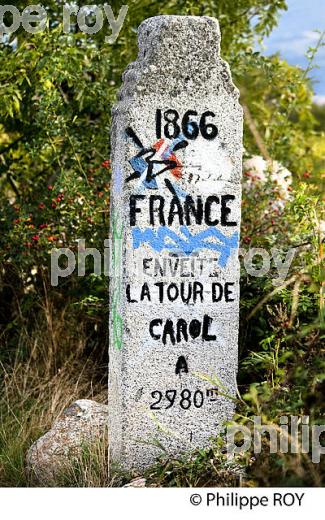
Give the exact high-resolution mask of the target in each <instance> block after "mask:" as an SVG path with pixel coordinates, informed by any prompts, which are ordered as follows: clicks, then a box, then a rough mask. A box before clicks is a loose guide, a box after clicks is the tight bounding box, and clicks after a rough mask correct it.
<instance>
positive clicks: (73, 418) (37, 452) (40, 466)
mask: <svg viewBox="0 0 325 520" xmlns="http://www.w3.org/2000/svg"><path fill="white" fill-rule="evenodd" d="M107 415H108V410H107V405H104V404H100V403H96V402H95V401H91V400H89V399H80V400H78V401H75V402H74V403H72V404H71V405H70V406H69V407H68V408H66V409H65V410H64V412H63V413H62V415H61V416H60V417H59V418H58V419H57V420H56V421H55V422H54V424H53V426H52V428H51V430H50V431H48V432H47V433H45V434H44V435H43V436H42V437H40V438H39V439H38V440H37V441H36V442H34V444H33V445H32V446H31V447H30V449H29V450H28V453H27V456H26V470H27V473H28V475H29V476H30V478H32V479H33V481H36V482H37V483H39V484H40V485H45V486H46V485H55V484H56V483H57V481H58V479H59V478H60V475H61V474H62V472H63V471H64V469H65V468H66V467H67V466H69V465H71V463H72V462H73V460H74V459H76V458H77V457H78V456H80V455H81V453H82V450H83V449H84V448H85V446H88V445H92V444H94V443H96V442H98V441H99V440H100V439H101V438H104V437H105V432H106V431H107Z"/></svg>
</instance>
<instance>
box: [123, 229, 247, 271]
mask: <svg viewBox="0 0 325 520" xmlns="http://www.w3.org/2000/svg"><path fill="white" fill-rule="evenodd" d="M180 232H181V234H182V235H183V236H181V235H178V234H177V233H176V232H175V231H172V230H171V229H170V228H168V227H167V226H160V227H159V228H158V229H150V228H148V229H145V230H143V231H142V230H141V229H140V228H139V227H135V228H133V229H132V235H133V247H134V249H138V248H139V247H140V246H141V245H142V244H145V243H147V244H149V245H150V247H151V248H152V249H153V250H154V251H156V252H157V253H160V252H161V251H162V250H163V249H165V250H166V251H170V252H173V253H176V252H177V253H183V254H185V255H190V254H192V253H194V252H195V251H200V250H202V249H210V250H212V251H218V252H219V253H220V257H219V259H218V264H219V266H220V267H222V268H224V267H226V265H227V262H228V259H229V258H230V256H231V253H232V251H234V250H236V249H237V248H238V242H239V235H238V233H237V232H236V233H233V234H232V235H231V236H230V237H227V236H226V235H224V234H223V233H222V232H221V231H219V230H218V229H216V228H209V229H205V230H204V231H200V232H199V233H197V234H196V235H193V234H192V233H191V232H190V231H189V229H188V228H187V226H181V227H180ZM211 239H214V240H213V241H211Z"/></svg>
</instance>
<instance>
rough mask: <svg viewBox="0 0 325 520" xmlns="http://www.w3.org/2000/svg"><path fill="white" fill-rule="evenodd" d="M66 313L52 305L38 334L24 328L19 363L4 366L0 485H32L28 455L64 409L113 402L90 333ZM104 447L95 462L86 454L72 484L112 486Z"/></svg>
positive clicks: (41, 320) (1, 372)
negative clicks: (83, 401) (27, 469)
mask: <svg viewBox="0 0 325 520" xmlns="http://www.w3.org/2000/svg"><path fill="white" fill-rule="evenodd" d="M66 312H67V311H66V309H65V310H63V311H62V312H61V313H57V314H55V313H54V312H53V311H52V309H51V307H50V306H49V305H46V306H45V307H44V308H43V309H42V310H41V312H40V314H39V317H38V320H37V321H36V324H35V326H34V328H33V332H32V334H30V333H29V332H28V331H27V330H26V329H25V328H24V326H22V327H21V329H20V333H19V335H17V337H18V341H19V344H18V345H17V348H16V349H15V358H14V359H12V360H11V362H10V363H7V364H4V363H3V362H1V361H0V486H14V487H17V486H18V487H19V486H28V485H29V484H30V482H28V479H27V477H26V475H25V470H24V459H25V455H26V451H27V450H28V448H29V446H30V445H31V444H32V443H33V442H34V441H35V440H36V439H37V438H38V437H39V436H40V435H42V434H43V433H44V432H45V431H47V430H49V429H50V427H51V424H52V423H53V421H54V420H55V419H56V418H57V417H58V416H59V415H60V414H61V413H62V411H63V410H64V408H66V407H67V406H68V405H69V404H71V403H72V402H73V401H74V400H76V399H94V400H95V401H98V402H102V403H105V402H106V400H107V387H106V375H105V369H104V367H103V370H102V372H101V371H100V369H98V367H97V366H96V365H95V363H94V361H93V359H92V353H90V354H89V355H88V356H86V355H85V351H86V344H87V340H88V338H87V334H86V333H85V330H84V329H83V327H82V326H80V324H79V323H77V320H76V321H73V320H72V319H71V317H70V318H69V319H67V316H66ZM4 346H5V345H4ZM0 359H1V358H0ZM104 446H106V447H107V442H106V441H105V440H103V445H101V446H95V447H94V448H93V453H92V456H91V457H90V455H89V452H88V457H87V452H85V456H84V457H83V458H82V460H80V464H78V465H77V466H76V467H74V475H75V477H74V478H71V477H72V476H71V475H69V478H70V480H69V482H70V483H71V482H74V483H75V485H76V486H80V485H89V486H105V485H107V467H106V460H107V457H106V456H105V454H104ZM87 482H88V484H86V483H87Z"/></svg>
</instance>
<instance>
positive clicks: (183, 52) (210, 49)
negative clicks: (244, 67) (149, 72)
mask: <svg viewBox="0 0 325 520" xmlns="http://www.w3.org/2000/svg"><path fill="white" fill-rule="evenodd" d="M220 38H221V37H220V30H219V23H218V20H217V19H215V18H210V17H208V16H154V17H152V18H148V19H147V20H145V21H144V22H142V24H141V25H140V27H139V31H138V42H139V59H141V60H143V59H145V60H146V61H148V62H150V61H154V60H155V59H156V58H157V56H158V55H159V56H160V57H161V56H162V55H164V54H165V55H166V57H167V56H168V57H169V59H170V55H171V54H173V55H174V57H175V61H178V60H186V61H188V62H189V63H195V62H197V60H199V61H204V63H205V65H206V64H207V63H209V62H211V63H213V62H215V61H216V59H217V57H218V56H219V53H220Z"/></svg>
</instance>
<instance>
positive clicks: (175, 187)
mask: <svg viewBox="0 0 325 520" xmlns="http://www.w3.org/2000/svg"><path fill="white" fill-rule="evenodd" d="M138 40H139V55H138V59H137V61H136V62H134V63H132V64H131V65H130V66H129V67H128V68H127V70H126V71H125V73H124V76H123V87H122V89H121V91H120V95H119V100H118V103H117V105H116V107H115V109H114V112H113V128H112V167H113V179H112V195H111V197H112V199H111V237H112V239H113V247H112V251H113V252H112V269H113V277H112V280H111V284H110V365H109V431H110V434H109V437H110V441H109V442H110V463H111V464H113V463H117V464H120V465H121V466H122V468H124V469H127V470H130V469H136V470H139V471H141V470H142V469H143V468H144V467H146V466H148V465H150V464H152V463H153V462H154V461H155V460H156V458H157V457H158V456H159V455H161V454H162V450H161V447H162V446H163V447H164V449H165V450H166V452H167V453H168V454H169V455H172V456H177V455H180V454H181V453H182V452H183V451H187V450H190V449H193V448H195V447H204V446H207V445H208V444H209V439H210V438H211V436H214V435H216V434H217V433H218V432H220V431H221V430H222V425H223V423H224V421H225V420H227V419H229V418H231V416H232V414H233V411H234V404H233V401H232V400H231V399H229V398H228V397H227V395H229V396H235V389H236V384H235V380H236V371H237V353H238V347H237V342H238V306H239V263H238V256H237V255H238V251H237V250H238V241H239V229H240V204H241V187H240V180H241V172H242V165H241V161H242V109H241V106H240V105H239V101H238V97H239V93H238V90H237V89H236V88H235V87H234V85H233V83H232V80H231V75H230V71H229V68H228V65H227V64H226V63H225V62H224V61H223V60H222V59H221V58H220V32H219V25H218V22H217V20H215V19H213V18H208V17H193V16H184V17H183V16H158V17H155V18H150V19H148V20H145V21H144V22H143V23H142V24H141V26H140V29H139V37H138ZM225 394H226V396H225Z"/></svg>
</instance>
